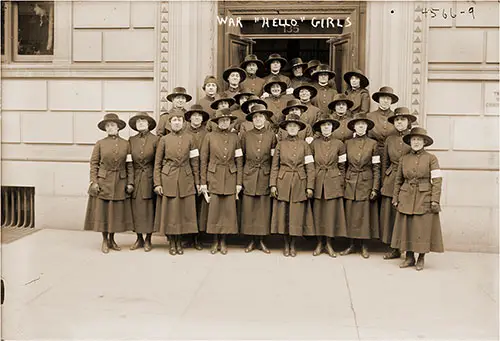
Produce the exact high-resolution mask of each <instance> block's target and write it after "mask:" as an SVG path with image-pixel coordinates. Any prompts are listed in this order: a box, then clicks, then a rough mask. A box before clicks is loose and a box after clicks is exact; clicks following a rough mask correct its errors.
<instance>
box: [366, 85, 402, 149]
mask: <svg viewBox="0 0 500 341" xmlns="http://www.w3.org/2000/svg"><path fill="white" fill-rule="evenodd" d="M372 98H373V100H374V101H375V102H377V103H378V108H377V110H375V111H372V112H369V113H368V114H367V115H366V117H368V118H369V119H370V120H372V121H373V123H374V124H375V126H374V127H373V129H372V130H370V131H369V132H368V137H370V138H372V139H374V140H375V141H377V147H378V151H379V153H380V155H382V153H383V152H384V144H385V140H386V139H387V137H388V136H391V135H394V134H396V128H394V125H392V124H391V123H390V122H389V117H391V116H392V115H394V111H392V110H391V104H394V103H397V102H398V100H399V98H398V96H396V95H395V94H394V90H393V89H392V88H391V87H388V86H383V87H381V88H380V90H379V91H377V92H375V93H374V94H373V95H372Z"/></svg>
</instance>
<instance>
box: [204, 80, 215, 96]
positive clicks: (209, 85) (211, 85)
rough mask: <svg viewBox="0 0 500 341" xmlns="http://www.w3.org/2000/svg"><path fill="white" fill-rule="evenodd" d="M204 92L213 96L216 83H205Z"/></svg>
mask: <svg viewBox="0 0 500 341" xmlns="http://www.w3.org/2000/svg"><path fill="white" fill-rule="evenodd" d="M205 92H206V94H207V95H209V96H212V97H213V96H214V95H215V94H216V93H217V84H215V83H207V84H206V85H205Z"/></svg>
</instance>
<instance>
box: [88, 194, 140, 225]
mask: <svg viewBox="0 0 500 341" xmlns="http://www.w3.org/2000/svg"><path fill="white" fill-rule="evenodd" d="M133 229H134V219H133V216H132V207H131V203H130V199H125V200H115V201H113V200H103V199H100V198H98V197H94V196H89V199H88V201H87V212H86V213H85V225H84V230H87V231H96V232H110V233H116V232H125V231H132V230H133Z"/></svg>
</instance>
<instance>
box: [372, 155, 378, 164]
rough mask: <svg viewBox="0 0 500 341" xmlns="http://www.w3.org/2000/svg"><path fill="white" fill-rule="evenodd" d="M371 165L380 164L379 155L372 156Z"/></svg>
mask: <svg viewBox="0 0 500 341" xmlns="http://www.w3.org/2000/svg"><path fill="white" fill-rule="evenodd" d="M372 163H380V155H375V156H372Z"/></svg>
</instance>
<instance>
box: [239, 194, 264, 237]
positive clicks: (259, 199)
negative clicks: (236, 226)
mask: <svg viewBox="0 0 500 341" xmlns="http://www.w3.org/2000/svg"><path fill="white" fill-rule="evenodd" d="M271 208H272V206H271V197H270V196H269V195H256V196H251V195H243V197H242V199H241V225H240V226H241V231H240V232H241V233H242V234H246V235H250V236H267V235H268V234H269V233H270V232H271Z"/></svg>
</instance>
